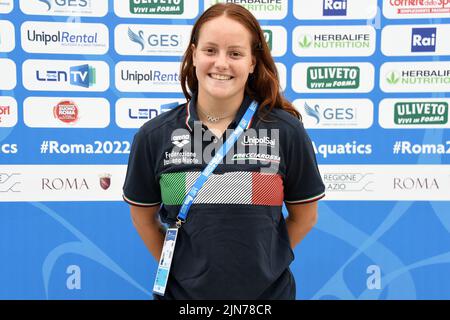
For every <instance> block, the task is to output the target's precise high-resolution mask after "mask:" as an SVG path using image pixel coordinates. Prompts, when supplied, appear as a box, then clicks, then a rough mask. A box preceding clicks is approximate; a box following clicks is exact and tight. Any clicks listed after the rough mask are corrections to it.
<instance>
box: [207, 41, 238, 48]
mask: <svg viewBox="0 0 450 320" xmlns="http://www.w3.org/2000/svg"><path fill="white" fill-rule="evenodd" d="M204 45H205V46H212V47H218V46H219V45H218V44H217V43H215V42H211V41H208V42H205V43H204ZM227 48H228V49H244V48H245V47H244V46H241V45H232V46H229V47H227Z"/></svg>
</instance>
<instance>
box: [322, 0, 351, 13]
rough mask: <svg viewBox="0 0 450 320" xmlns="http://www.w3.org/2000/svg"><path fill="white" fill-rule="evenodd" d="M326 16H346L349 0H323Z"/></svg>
mask: <svg viewBox="0 0 450 320" xmlns="http://www.w3.org/2000/svg"><path fill="white" fill-rule="evenodd" d="M323 15H324V16H346V15H347V0H323Z"/></svg>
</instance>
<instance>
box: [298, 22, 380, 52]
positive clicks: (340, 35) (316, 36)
mask: <svg viewBox="0 0 450 320" xmlns="http://www.w3.org/2000/svg"><path fill="white" fill-rule="evenodd" d="M375 37H376V32H375V29H374V28H373V27H371V26H355V27H353V26H326V27H325V26H298V27H296V28H295V29H294V32H293V37H292V38H293V42H292V48H293V51H294V54H295V55H297V56H299V57H316V56H322V57H325V56H328V57H330V56H371V55H372V54H373V53H374V52H375V44H376V42H375Z"/></svg>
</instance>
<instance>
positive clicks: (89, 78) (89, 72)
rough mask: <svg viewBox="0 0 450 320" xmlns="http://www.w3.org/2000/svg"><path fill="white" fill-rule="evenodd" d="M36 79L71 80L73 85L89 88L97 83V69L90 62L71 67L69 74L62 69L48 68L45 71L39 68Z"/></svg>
mask: <svg viewBox="0 0 450 320" xmlns="http://www.w3.org/2000/svg"><path fill="white" fill-rule="evenodd" d="M36 79H37V80H38V81H55V82H68V81H70V84H71V85H74V86H79V87H83V88H89V87H92V86H93V85H95V83H96V71H95V68H94V67H91V66H89V65H88V64H83V65H81V66H74V67H70V72H69V74H67V72H66V71H61V70H48V71H47V72H44V73H42V72H40V71H39V70H37V71H36Z"/></svg>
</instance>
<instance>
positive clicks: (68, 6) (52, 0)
mask: <svg viewBox="0 0 450 320" xmlns="http://www.w3.org/2000/svg"><path fill="white" fill-rule="evenodd" d="M20 9H21V10H22V11H23V12H24V13H26V14H32V15H51V16H77V17H103V16H105V15H106V14H107V13H108V0H20Z"/></svg>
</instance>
